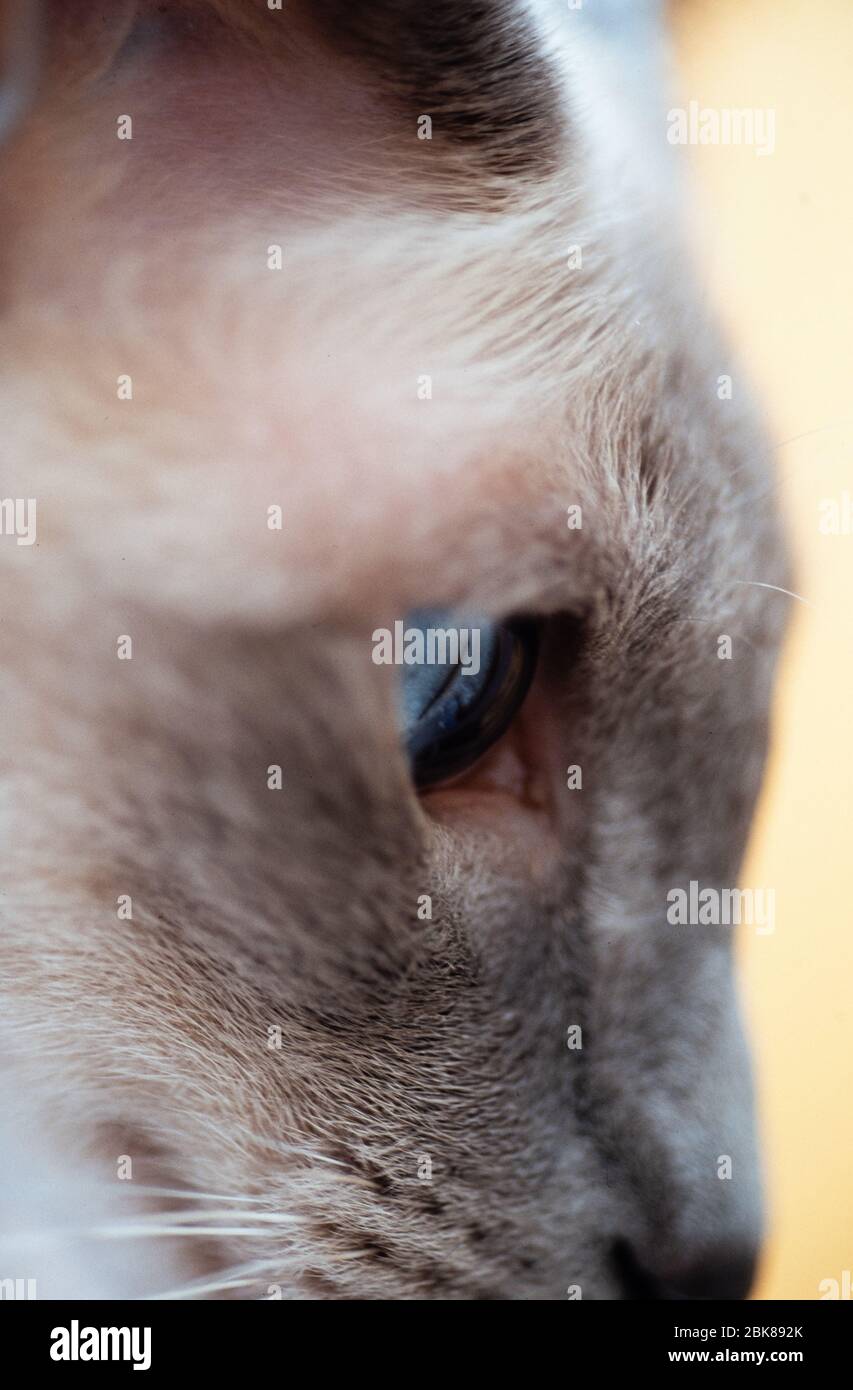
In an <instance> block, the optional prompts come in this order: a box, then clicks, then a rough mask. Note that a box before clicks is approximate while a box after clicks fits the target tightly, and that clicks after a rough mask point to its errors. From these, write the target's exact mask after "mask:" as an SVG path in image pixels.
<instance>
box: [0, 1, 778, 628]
mask: <svg viewBox="0 0 853 1390" xmlns="http://www.w3.org/2000/svg"><path fill="white" fill-rule="evenodd" d="M546 8H547V7H546ZM48 9H50V7H49V6H48ZM149 9H150V14H149V19H150V18H151V16H153V15H154V14H155V12H156V13H159V12H160V10H162V7H157V8H156V11H155V7H149ZM140 10H141V12H142V13H143V16H144V14H145V10H146V7H145V6H142V7H137V6H133V5H127V6H119V7H117V8H116V9H115V10H109V11H107V10H106V9H105V8H104V7H97V6H96V7H94V9H88V8H86V7H79V6H78V7H75V6H71V7H70V9H67V10H64V11H63V15H64V21H63V23H64V26H65V28H64V29H63V31H62V33H60V34H58V35H57V36H56V39H55V43H56V45H57V46H58V49H59V50H60V51H62V49H63V45H65V46H66V48H65V51H66V53H68V52H70V53H73V52H76V51H77V50H76V49H75V48H74V43H75V34H76V27H75V26H77V25H79V26H81V31H82V32H84V33H87V34H89V35H90V37H91V38H92V40H93V43H94V46H95V48H98V47H99V46H100V47H99V53H100V56H99V59H98V62H97V63H95V64H94V66H91V62H92V52H93V49H92V44H87V45H85V50H86V54H87V60H86V61H87V64H89V65H90V66H88V67H87V68H86V71H85V74H84V75H82V76H81V77H80V79H79V80H78V81H77V83H76V85H75V83H73V82H72V84H71V87H70V88H69V87H68V86H63V85H62V84H61V83H58V84H57V83H54V85H53V86H51V85H50V84H48V86H47V88H46V90H45V96H44V105H43V109H42V112H41V114H40V115H39V114H37V115H36V118H35V120H34V121H33V123H32V125H31V129H30V131H29V132H28V133H26V134H25V135H24V137H23V138H22V140H21V141H20V142H19V144H18V146H17V147H16V149H15V150H14V151H13V152H12V154H11V156H10V169H11V181H12V183H13V184H15V183H17V187H18V188H19V189H21V190H23V191H24V192H25V194H26V199H27V212H26V224H25V226H23V227H22V228H21V230H20V234H19V238H18V240H17V242H16V243H15V242H13V245H12V248H11V251H10V254H9V259H10V263H11V267H12V273H11V286H12V298H13V302H15V301H16V302H17V304H18V306H19V317H18V319H17V321H16V320H15V318H14V317H13V318H12V321H11V324H10V337H11V339H12V340H13V341H14V339H15V333H16V332H17V334H18V345H19V352H18V354H17V356H18V360H19V362H20V363H21V364H22V366H23V369H24V371H26V368H27V365H28V364H30V365H31V366H32V367H33V374H32V377H31V378H30V380H29V381H28V384H27V390H28V391H31V392H32V393H33V394H32V396H31V401H32V406H33V409H32V410H31V412H29V414H27V415H26V416H25V418H24V419H23V420H22V421H21V423H20V425H19V428H20V432H21V434H20V440H19V448H18V452H19V457H21V458H22V459H26V460H27V465H28V467H31V466H32V461H33V459H36V460H38V461H39V462H38V463H37V464H36V465H35V466H36V467H37V468H42V470H43V476H42V478H41V481H40V482H39V484H38V486H39V491H40V495H41V496H42V498H43V506H42V511H43V525H44V527H45V528H47V529H46V532H45V534H47V535H49V534H50V531H51V527H53V528H54V533H55V534H56V535H57V536H59V535H60V534H61V533H62V528H63V527H64V526H65V525H66V524H67V523H68V521H69V519H73V525H74V532H75V538H76V549H75V553H77V552H78V551H79V550H80V549H81V548H82V549H83V550H86V549H87V548H88V549H89V550H90V551H91V553H92V558H93V560H94V561H95V562H96V563H98V564H99V565H100V567H101V568H103V569H106V570H109V573H110V576H111V577H110V582H111V583H112V582H123V581H122V580H121V578H120V576H121V574H122V573H123V572H125V571H126V572H129V573H132V574H134V575H136V576H140V575H144V576H145V578H146V582H147V583H148V584H150V585H151V586H153V592H156V593H160V594H161V595H162V596H163V598H164V599H166V600H168V601H175V602H179V603H183V602H188V603H189V604H190V605H191V606H192V608H193V612H194V613H195V614H198V613H199V612H200V611H201V612H203V611H204V609H205V605H206V604H209V605H210V608H211V611H215V612H216V613H217V614H222V613H223V612H225V613H228V612H231V613H232V614H233V615H234V616H255V617H260V618H261V619H263V620H266V619H269V618H271V617H274V618H275V619H276V620H285V621H286V620H293V621H297V620H299V619H301V618H304V617H310V618H312V619H317V618H330V619H333V620H344V621H345V620H347V619H348V618H350V617H355V618H357V619H358V620H361V619H362V618H364V619H365V620H369V619H371V618H372V617H373V616H375V615H376V613H377V611H378V609H379V608H380V606H384V605H387V606H388V607H389V608H390V610H391V611H394V612H399V611H403V610H405V609H406V608H408V607H417V606H422V605H423V604H424V602H427V603H431V604H441V605H452V604H467V605H472V604H475V605H477V606H478V607H483V608H486V609H490V610H496V611H508V610H510V609H517V608H523V607H528V608H538V609H540V610H541V609H546V610H547V609H548V608H551V607H555V608H558V607H565V606H571V605H573V604H578V605H579V604H581V603H583V602H585V601H587V600H588V598H589V596H590V593H591V592H594V591H596V590H599V589H601V588H603V587H607V588H610V587H614V586H615V587H620V586H621V587H626V581H627V578H628V576H629V575H630V574H633V573H635V572H636V573H640V574H642V572H643V570H644V569H645V568H648V566H649V565H650V564H651V563H652V556H653V553H654V551H655V547H656V545H658V544H659V543H660V541H661V540H662V539H663V538H664V537H668V539H669V542H670V543H671V542H672V534H671V529H672V528H671V526H670V524H669V520H668V517H669V515H670V514H671V511H672V508H673V506H676V505H677V504H678V498H679V494H683V495H685V496H686V495H689V494H690V493H691V492H694V493H695V492H696V490H697V488H698V487H699V486H700V485H701V496H702V499H703V500H701V501H699V502H696V503H695V504H694V505H693V506H691V507H685V508H682V509H681V511H680V526H681V529H682V533H683V534H682V540H684V538H685V537H687V536H689V535H690V534H692V533H693V532H696V533H697V534H701V532H702V530H703V528H704V529H706V530H707V525H708V517H709V514H712V513H713V501H712V499H713V498H714V497H715V496H719V495H720V494H721V493H725V489H726V483H725V476H726V472H727V470H730V469H731V468H732V467H733V466H734V460H735V459H738V460H739V462H740V463H742V464H745V466H747V469H748V471H751V468H752V464H751V462H750V460H749V459H747V460H744V459H742V458H741V457H740V456H741V454H742V453H743V447H742V445H740V444H739V443H738V439H739V426H738V424H737V420H736V412H737V407H736V406H735V407H733V409H732V411H731V412H730V418H729V420H727V421H726V420H723V421H715V420H714V409H713V405H712V402H713V392H712V371H713V364H712V359H711V354H710V352H708V351H707V350H706V349H705V348H704V346H703V344H702V343H701V342H699V343H697V342H696V341H695V339H694V337H693V336H692V335H691V330H692V323H691V317H690V311H689V309H688V310H685V308H684V306H683V304H682V303H681V302H680V300H679V298H678V296H677V295H676V294H675V291H674V289H673V283H674V277H673V278H671V277H670V275H669V273H668V271H667V268H666V265H665V262H666V253H667V250H668V241H669V236H670V233H669V232H668V230H667V229H666V226H665V221H666V219H663V220H662V221H659V222H658V223H657V224H654V225H650V224H649V222H648V221H647V220H646V221H644V217H645V209H644V206H643V205H642V204H640V205H639V207H638V208H637V209H634V207H633V204H632V207H631V209H630V210H629V211H628V212H626V211H625V209H624V208H620V209H619V212H618V216H616V217H614V215H613V211H614V200H615V194H616V190H614V189H613V187H612V186H611V185H610V181H609V180H608V179H607V178H606V177H604V176H603V173H602V170H601V168H600V167H599V165H598V163H597V153H596V147H595V143H594V140H593V139H592V135H591V132H585V131H584V130H583V128H582V125H579V124H578V122H577V121H575V122H574V124H573V122H572V119H571V114H572V113H571V107H572V101H571V97H572V90H571V81H572V79H571V72H570V65H569V68H568V69H566V70H565V71H564V70H563V69H562V67H560V65H559V64H558V62H557V61H556V58H555V55H554V46H553V43H552V41H551V38H549V36H548V34H549V31H547V26H545V27H543V15H542V14H541V13H540V12H539V9H538V7H534V6H531V7H529V8H528V7H525V6H521V5H509V4H508V5H504V6H499V7H498V8H497V9H496V10H495V9H493V8H492V7H489V13H488V15H487V14H486V11H485V8H484V7H474V9H473V10H471V11H470V12H469V11H463V10H462V9H461V8H460V7H459V6H457V5H450V4H448V5H446V6H445V7H444V8H443V9H442V11H441V16H434V18H437V17H442V18H443V24H442V25H440V26H437V27H436V28H434V29H433V30H431V31H430V33H431V34H432V38H430V39H429V40H425V39H424V38H423V35H421V33H420V29H419V25H422V24H423V19H422V17H420V10H419V7H415V6H412V7H410V8H409V7H405V6H404V7H394V12H395V13H397V16H398V17H397V20H396V21H395V24H396V26H397V27H398V28H399V26H400V25H403V26H404V28H405V32H406V34H407V35H408V39H409V41H410V42H411V43H412V45H413V47H414V48H415V49H417V51H418V52H419V53H420V55H421V58H420V60H419V62H420V66H418V65H417V64H415V65H414V66H412V65H411V64H410V65H408V66H407V67H406V68H405V71H406V73H407V74H408V77H407V79H406V80H407V81H409V80H410V79H411V82H412V83H413V85H411V86H410V87H409V88H407V87H406V85H405V82H403V80H402V79H401V78H400V77H398V76H395V73H394V72H393V71H392V70H391V68H390V67H389V64H388V62H387V61H385V60H384V59H382V51H383V50H382V45H383V44H384V43H386V42H387V34H385V30H383V27H382V25H381V24H379V11H382V13H383V14H384V13H385V10H386V7H385V6H381V5H380V6H374V7H368V6H350V7H347V8H346V9H345V10H344V9H341V8H340V7H336V6H335V5H333V4H331V3H324V4H322V5H320V6H319V8H318V9H317V10H316V12H312V13H313V18H311V19H309V17H308V14H307V11H297V13H296V17H295V20H294V17H293V16H291V19H290V23H289V27H288V31H287V37H286V39H285V38H282V37H281V36H280V35H279V32H278V31H275V33H274V35H273V36H272V37H271V36H270V34H269V32H268V31H267V29H266V28H264V30H263V32H262V33H261V36H260V40H259V41H258V42H256V41H255V39H256V38H257V36H253V39H252V42H249V43H248V44H246V45H245V46H240V47H239V48H237V49H235V47H234V45H233V43H231V44H229V45H225V44H224V43H223V41H222V34H221V32H220V31H219V30H218V29H217V30H215V31H214V34H213V37H212V38H210V36H209V35H208V33H207V30H206V29H204V28H203V27H202V29H201V30H199V29H198V28H197V27H192V26H190V28H189V29H187V30H184V31H177V32H176V31H175V30H174V29H173V28H169V27H167V28H166V29H165V30H162V28H160V29H158V30H157V32H156V33H155V34H154V37H153V38H151V39H150V42H149V41H148V40H147V39H146V38H145V35H143V36H142V37H140V36H139V35H137V36H136V43H135V44H134V42H133V38H134V29H133V27H132V24H133V21H134V17H135V16H136V15H137V13H138V12H139V11H140ZM179 12H184V13H185V14H186V15H189V16H190V17H196V16H200V15H202V14H205V15H207V14H208V13H216V14H217V15H219V16H220V18H225V19H231V18H233V14H234V13H235V11H234V7H232V6H230V5H228V4H225V3H223V4H220V5H217V6H199V5H189V6H176V7H174V13H179ZM171 13H172V12H170V14H171ZM401 14H402V15H404V16H406V17H405V19H402V18H400V15H401ZM386 17H387V16H386ZM279 18H280V16H279ZM158 23H159V21H158ZM266 23H267V17H265V18H264V25H266ZM392 27H393V26H392ZM146 32H147V33H148V34H149V38H150V31H146ZM388 32H389V33H390V32H391V30H389V31H388ZM383 34H385V37H383ZM398 37H399V36H398ZM69 45H70V48H69V47H68V46H69ZM466 53H467V54H468V55H469V57H470V56H471V55H472V54H477V55H479V56H478V59H477V61H476V62H473V61H472V62H466V61H464V60H465V55H466ZM270 55H272V56H273V58H274V59H275V62H274V63H273V65H272V66H270V65H269V63H268V59H269V57H270ZM387 57H388V55H387V54H386V59H387ZM510 58H511V60H510ZM330 62H331V66H329V64H330ZM490 64H491V65H492V67H493V69H494V82H493V83H492V85H491V86H488V87H487V90H486V93H485V95H486V98H487V102H486V105H487V106H488V110H489V111H490V112H491V116H489V115H488V114H485V115H484V107H483V97H484V92H483V89H482V87H481V85H479V82H478V79H477V78H476V77H475V74H482V73H486V74H488V72H489V71H490ZM324 65H325V68H324ZM593 66H594V64H593ZM323 70H326V71H328V73H329V81H327V82H325V83H323V82H321V81H319V80H308V78H309V77H311V76H312V74H313V78H314V79H319V76H320V74H321V72H322V71H323ZM448 72H453V73H455V74H456V76H455V77H454V79H453V81H452V82H451V83H450V85H448V84H447V82H446V81H445V78H444V77H443V76H442V74H445V75H446V74H447V73H448ZM306 74H307V75H308V76H307V77H306ZM235 83H236V84H237V86H238V87H239V91H240V100H239V102H238V103H236V104H235ZM419 94H427V96H428V98H429V99H428V100H427V101H422V100H421V99H420V95H419ZM478 103H479V105H478ZM502 103H503V106H502ZM424 104H426V105H429V106H431V107H433V108H434V120H433V136H434V140H433V141H424V140H420V139H419V138H418V119H419V116H420V115H421V114H424V113H423V112H422V111H421V109H420V108H421V106H422V105H424ZM501 110H503V111H504V113H506V112H509V111H513V112H514V113H515V118H516V119H515V126H516V127H518V126H521V127H523V128H524V129H526V130H527V131H528V133H530V132H536V131H539V132H547V140H546V139H545V136H544V135H543V136H542V141H541V142H540V143H539V144H537V140H538V137H536V138H534V136H533V134H531V135H530V139H529V140H528V142H527V145H526V154H525V156H524V159H523V160H522V163H523V164H524V167H523V168H522V167H520V165H519V164H518V162H517V161H516V162H515V163H513V162H512V160H507V154H508V145H507V138H508V137H507V128H506V122H505V121H504V120H503V118H502V117H501V116H500V111H501ZM122 111H126V112H127V113H128V114H129V115H131V117H132V120H133V123H134V124H133V136H132V139H131V140H128V141H122V140H119V139H117V138H115V131H114V127H115V122H116V119H117V118H116V112H122ZM273 111H274V112H275V119H274V120H273V119H270V117H271V113H272V112H273ZM475 111H477V112H479V114H478V116H477V118H476V119H473V113H474V112H475ZM426 114H428V113H426ZM469 117H471V118H472V119H471V121H469ZM57 129H59V130H61V131H62V139H61V140H59V141H57V140H56V138H55V135H56V131H57ZM475 132H476V133H477V139H479V140H481V142H483V143H485V144H486V145H488V146H489V151H490V152H489V153H488V154H487V156H485V157H484V155H483V150H482V149H479V150H478V149H475V148H474V146H475V143H476V141H475V138H474V137H475ZM546 145H547V150H548V151H550V153H548V152H547V151H546ZM537 150H538V153H536V151H537ZM555 151H557V152H558V153H559V156H560V158H559V160H558V161H557V163H556V164H555V163H554V161H553V159H552V155H553V154H554V152H555ZM540 155H541V156H542V157H541V158H540ZM493 156H494V157H493ZM460 160H462V161H465V162H464V163H460V162H459V161H460ZM95 171H96V176H95ZM496 179H498V181H499V182H500V184H501V190H502V191H501V194H500V197H499V198H497V200H496V199H495V197H494V196H493V195H494V193H495V188H496V183H495V180H496ZM458 190H462V191H463V192H464V197H463V198H461V199H457V198H456V192H457V191H458ZM449 191H450V192H452V193H453V195H454V196H453V197H450V196H449ZM644 247H645V248H646V249H645V250H644V249H642V248H644ZM632 248H633V249H632ZM649 248H651V249H649ZM45 265H47V266H49V267H50V273H49V274H48V275H47V276H45V275H44V267H45ZM105 265H108V266H109V273H108V274H105ZM81 303H83V304H85V306H86V308H85V313H84V314H83V315H82V316H81V314H80V312H79V305H80V304H81ZM34 305H35V306H37V312H36V313H35V314H33V313H32V309H33V306H34ZM33 325H35V328H33ZM36 369H37V370H36ZM122 374H127V375H128V376H130V377H131V378H132V382H133V400H132V402H129V401H127V400H120V399H118V398H115V399H114V398H113V394H114V393H112V392H111V393H109V399H107V400H104V392H103V381H104V380H111V379H114V378H118V377H119V375H122ZM703 375H704V378H705V379H704V381H703ZM15 389H16V390H18V391H20V386H19V385H16V388H15ZM703 393H704V395H703ZM93 426H96V434H97V442H96V443H95V444H94V445H93V442H92V435H93ZM28 476H31V475H30V474H28ZM84 483H88V486H85V485H83V484H84ZM652 492H655V495H656V499H657V501H656V505H655V506H648V505H646V503H647V500H648V498H649V497H650V496H651V495H652ZM105 497H106V498H108V499H109V501H108V502H107V504H106V507H105V502H104V498H105ZM570 507H580V508H581V513H582V516H583V521H582V523H581V525H580V526H577V524H575V526H574V527H572V528H570V526H569V524H568V508H570ZM275 509H280V525H278V526H277V525H275V524H273V525H272V526H271V525H270V524H269V523H270V520H271V519H274V521H275V520H278V518H277V517H275V516H274V513H275ZM105 510H107V511H108V512H109V514H110V518H111V524H110V528H109V533H108V534H105V529H104V527H103V525H102V524H99V521H98V514H101V515H102V514H103V513H104V511H105ZM682 548H683V547H682ZM128 553H130V554H131V555H132V556H134V557H135V560H136V565H135V566H134V567H133V568H132V569H131V567H130V566H127V565H124V569H122V567H121V566H119V565H118V564H117V563H116V559H115V557H116V555H120V556H122V557H125V556H127V554H128ZM658 565H659V556H658ZM688 571H689V567H688ZM703 576H704V580H705V582H713V579H714V575H713V567H708V566H707V565H706V566H705V567H704V568H702V567H698V568H695V570H694V578H695V580H696V582H699V581H700V580H701V579H702V577H703ZM685 587H686V584H685Z"/></svg>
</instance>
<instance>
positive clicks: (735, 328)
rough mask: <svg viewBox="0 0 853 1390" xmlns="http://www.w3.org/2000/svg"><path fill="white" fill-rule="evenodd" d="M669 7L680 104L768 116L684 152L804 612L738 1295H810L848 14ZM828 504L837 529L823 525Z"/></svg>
mask: <svg viewBox="0 0 853 1390" xmlns="http://www.w3.org/2000/svg"><path fill="white" fill-rule="evenodd" d="M671 12H672V18H673V24H674V28H675V36H676V55H677V71H676V85H677V89H678V91H679V95H678V97H677V102H678V104H679V105H684V106H686V105H687V103H688V102H689V100H690V99H691V98H693V99H695V100H697V101H698V102H699V104H700V106H710V107H751V108H762V109H766V108H773V109H775V112H776V147H775V152H774V153H773V154H772V155H769V156H766V157H757V156H756V154H755V151H754V150H753V149H749V148H734V147H723V146H698V147H689V148H688V150H687V154H688V157H689V159H690V160H691V162H692V166H693V173H694V183H695V185H696V187H695V188H694V194H695V196H696V200H697V202H698V206H699V209H700V221H701V223H702V228H703V230H702V246H701V253H700V255H701V273H702V278H703V283H704V284H705V286H706V289H707V293H708V297H709V298H710V299H711V300H712V301H713V303H714V304H715V306H716V309H717V312H718V314H719V315H722V318H723V321H724V322H725V323H726V324H727V326H728V330H729V334H730V337H731V338H732V339H733V341H734V344H735V346H736V347H737V348H738V350H739V352H740V355H741V358H742V360H743V362H744V364H745V365H746V367H747V369H748V371H749V373H750V375H751V378H752V382H753V385H754V387H755V388H756V390H757V392H758V396H759V400H760V402H761V403H762V404H763V406H764V409H765V412H766V414H767V417H768V419H769V424H770V430H771V435H772V438H773V441H774V444H775V446H776V449H775V458H776V464H777V471H778V477H779V480H780V485H781V489H782V493H783V500H784V504H785V510H786V515H787V518H788V526H789V531H790V535H791V540H792V545H793V549H794V554H795V563H796V570H797V575H796V580H795V584H794V587H795V588H796V589H797V590H798V592H799V593H800V594H801V595H803V596H804V597H805V598H806V599H807V600H808V605H806V604H803V603H797V602H793V607H794V609H795V610H796V611H795V613H794V618H795V623H794V627H793V630H792V634H791V638H790V640H789V643H788V647H787V651H786V654H785V660H784V663H783V668H782V674H781V680H780V685H779V692H778V699H777V708H776V740H775V749H774V756H773V759H772V762H771V766H770V775H769V778H768V782H767V785H766V788H765V794H764V799H763V803H762V806H761V809H760V814H759V817H758V820H757V822H756V827H755V833H754V835H753V841H752V846H751V851H750V854H749V858H748V862H747V864H746V866H745V869H744V874H743V883H744V884H745V885H755V886H770V887H775V889H776V931H775V933H774V934H773V935H771V936H756V935H754V934H751V933H750V934H747V933H746V932H744V935H743V939H742V941H741V957H742V964H743V981H744V986H743V988H744V995H745V1005H746V1011H747V1016H748V1022H749V1027H750V1031H751V1035H752V1042H753V1051H754V1056H755V1062H756V1068H757V1081H758V1092H759V1105H760V1114H761V1128H762V1136H763V1144H764V1156H765V1167H766V1178H767V1188H768V1202H769V1221H770V1238H769V1241H768V1244H767V1247H766V1251H765V1258H764V1263H763V1267H762V1270H761V1275H760V1279H759V1282H758V1285H757V1287H756V1289H755V1297H757V1298H793V1299H816V1298H820V1297H821V1292H822V1291H821V1290H820V1288H819V1285H820V1283H821V1281H822V1280H824V1279H836V1280H839V1281H841V1279H842V1274H843V1271H844V1270H853V913H851V909H850V888H851V884H853V853H851V839H853V835H851V828H853V826H852V825H851V823H853V814H851V812H853V717H851V716H853V353H852V352H851V343H853V157H851V149H850V146H851V140H853V0H749V3H748V4H745V3H744V0H677V2H676V0H674V3H673V4H672V5H671ZM722 370H727V369H726V368H723V367H721V371H722ZM735 389H737V382H736V381H735ZM845 494H846V495H847V503H846V527H845ZM832 501H834V502H836V503H837V505H838V509H839V512H840V516H841V526H842V533H841V534H824V533H822V531H821V530H820V529H819V526H820V524H821V518H822V517H823V516H824V515H830V512H829V509H828V508H827V507H826V506H825V505H822V504H826V503H827V502H832ZM757 505H760V503H758V504H757ZM825 524H826V523H825V522H824V525H825ZM750 577H754V578H756V579H761V576H760V575H755V576H750ZM779 602H780V603H789V602H792V600H789V599H786V598H784V597H783V596H781V595H780V596H779ZM823 1292H825V1290H824V1291H823Z"/></svg>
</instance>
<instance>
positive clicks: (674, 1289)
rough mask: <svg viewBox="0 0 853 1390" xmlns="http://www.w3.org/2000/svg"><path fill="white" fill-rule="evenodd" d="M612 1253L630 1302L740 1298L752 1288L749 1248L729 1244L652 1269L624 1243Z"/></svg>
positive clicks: (753, 1252)
mask: <svg viewBox="0 0 853 1390" xmlns="http://www.w3.org/2000/svg"><path fill="white" fill-rule="evenodd" d="M613 1253H614V1263H615V1266H616V1270H617V1273H618V1275H619V1277H620V1280H621V1282H622V1285H623V1287H624V1288H625V1290H626V1292H625V1297H626V1298H634V1299H636V1298H644V1299H668V1300H678V1299H682V1300H685V1299H720V1300H724V1301H733V1300H739V1299H743V1298H746V1297H747V1295H748V1294H749V1291H750V1289H751V1288H752V1281H753V1278H754V1276H755V1264H756V1258H757V1252H756V1250H755V1249H754V1248H753V1247H751V1246H737V1245H729V1246H722V1247H720V1248H717V1249H714V1250H711V1251H707V1252H706V1253H705V1254H703V1255H702V1256H701V1257H699V1256H693V1257H691V1258H690V1260H689V1261H685V1262H684V1263H683V1264H681V1263H679V1264H673V1265H668V1266H667V1267H666V1268H664V1267H661V1268H655V1267H654V1266H653V1265H652V1264H651V1263H650V1262H647V1263H643V1262H642V1261H640V1260H639V1259H638V1258H637V1255H636V1254H635V1252H634V1250H633V1248H632V1247H631V1246H630V1245H629V1244H628V1243H627V1241H620V1242H619V1243H618V1244H617V1245H616V1247H615V1249H614V1252H613Z"/></svg>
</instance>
